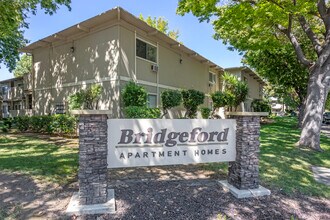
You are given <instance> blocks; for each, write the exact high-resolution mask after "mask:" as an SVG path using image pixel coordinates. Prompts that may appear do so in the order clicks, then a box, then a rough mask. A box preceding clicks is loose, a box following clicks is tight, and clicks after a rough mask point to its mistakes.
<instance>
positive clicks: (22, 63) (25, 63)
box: [14, 54, 32, 77]
mask: <svg viewBox="0 0 330 220" xmlns="http://www.w3.org/2000/svg"><path fill="white" fill-rule="evenodd" d="M31 71H32V57H31V56H28V55H26V54H24V55H23V56H21V58H20V60H19V61H18V62H17V64H16V67H15V69H14V76H15V77H20V76H23V75H24V74H25V73H30V72H31Z"/></svg>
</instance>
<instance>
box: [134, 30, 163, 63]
mask: <svg viewBox="0 0 330 220" xmlns="http://www.w3.org/2000/svg"><path fill="white" fill-rule="evenodd" d="M136 39H139V40H140V41H143V42H144V43H146V44H150V45H151V46H153V47H156V50H157V53H156V56H157V57H156V62H154V61H151V60H147V59H144V58H142V57H139V56H138V55H137V54H136V46H137V45H136ZM134 44H135V48H134V50H135V52H134V53H135V58H138V59H141V60H144V61H147V62H149V63H152V64H156V65H158V49H159V48H158V45H156V44H153V43H151V42H150V41H148V40H145V39H142V38H141V37H138V36H136V35H135V43H134Z"/></svg>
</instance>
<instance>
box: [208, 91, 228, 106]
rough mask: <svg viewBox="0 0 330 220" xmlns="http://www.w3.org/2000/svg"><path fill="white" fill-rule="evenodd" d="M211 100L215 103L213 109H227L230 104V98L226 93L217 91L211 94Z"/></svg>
mask: <svg viewBox="0 0 330 220" xmlns="http://www.w3.org/2000/svg"><path fill="white" fill-rule="evenodd" d="M211 99H212V102H213V108H214V109H218V108H221V107H225V106H226V105H227V102H228V100H227V99H228V97H227V94H226V93H225V92H221V91H217V92H214V93H212V94H211Z"/></svg>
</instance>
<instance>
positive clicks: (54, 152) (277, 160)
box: [0, 117, 330, 197]
mask: <svg viewBox="0 0 330 220" xmlns="http://www.w3.org/2000/svg"><path fill="white" fill-rule="evenodd" d="M298 138H299V130H297V128H296V119H295V118H288V117H283V118H276V119H275V122H274V123H271V124H267V125H262V129H261V153H260V166H259V167H260V178H261V184H262V185H264V186H268V187H271V188H274V189H282V190H283V192H285V193H288V194H290V193H293V192H296V193H302V194H306V195H314V196H321V197H330V187H328V186H326V185H323V184H320V183H317V182H316V181H315V180H314V178H313V174H312V171H311V166H323V167H328V168H330V138H327V137H324V136H322V139H321V145H322V148H323V149H324V152H323V153H319V152H314V151H312V150H309V149H299V148H297V147H295V146H294V144H295V143H296V142H297V141H298ZM77 153H78V149H77V147H72V146H68V145H66V144H65V143H62V144H61V145H56V144H54V143H53V142H48V141H46V140H43V139H39V138H36V137H27V136H23V135H17V136H15V135H10V134H9V135H6V134H3V135H2V134H0V170H5V171H10V172H11V171H19V172H22V173H27V174H29V175H31V176H33V177H35V178H41V179H46V180H49V181H52V182H57V183H59V184H66V183H69V182H71V181H74V180H75V179H76V175H77V169H78V154H77ZM226 167H227V166H226V164H225V163H219V164H216V163H212V164H207V165H203V168H205V169H211V170H219V169H222V170H223V172H226Z"/></svg>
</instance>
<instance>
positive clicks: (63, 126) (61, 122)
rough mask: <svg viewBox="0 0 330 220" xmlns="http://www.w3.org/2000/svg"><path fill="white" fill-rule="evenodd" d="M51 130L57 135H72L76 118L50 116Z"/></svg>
mask: <svg viewBox="0 0 330 220" xmlns="http://www.w3.org/2000/svg"><path fill="white" fill-rule="evenodd" d="M52 118H53V120H52V121H53V122H52V129H53V131H54V132H56V133H59V134H73V133H75V132H76V125H77V118H76V117H75V116H71V115H65V114H58V115H52Z"/></svg>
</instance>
